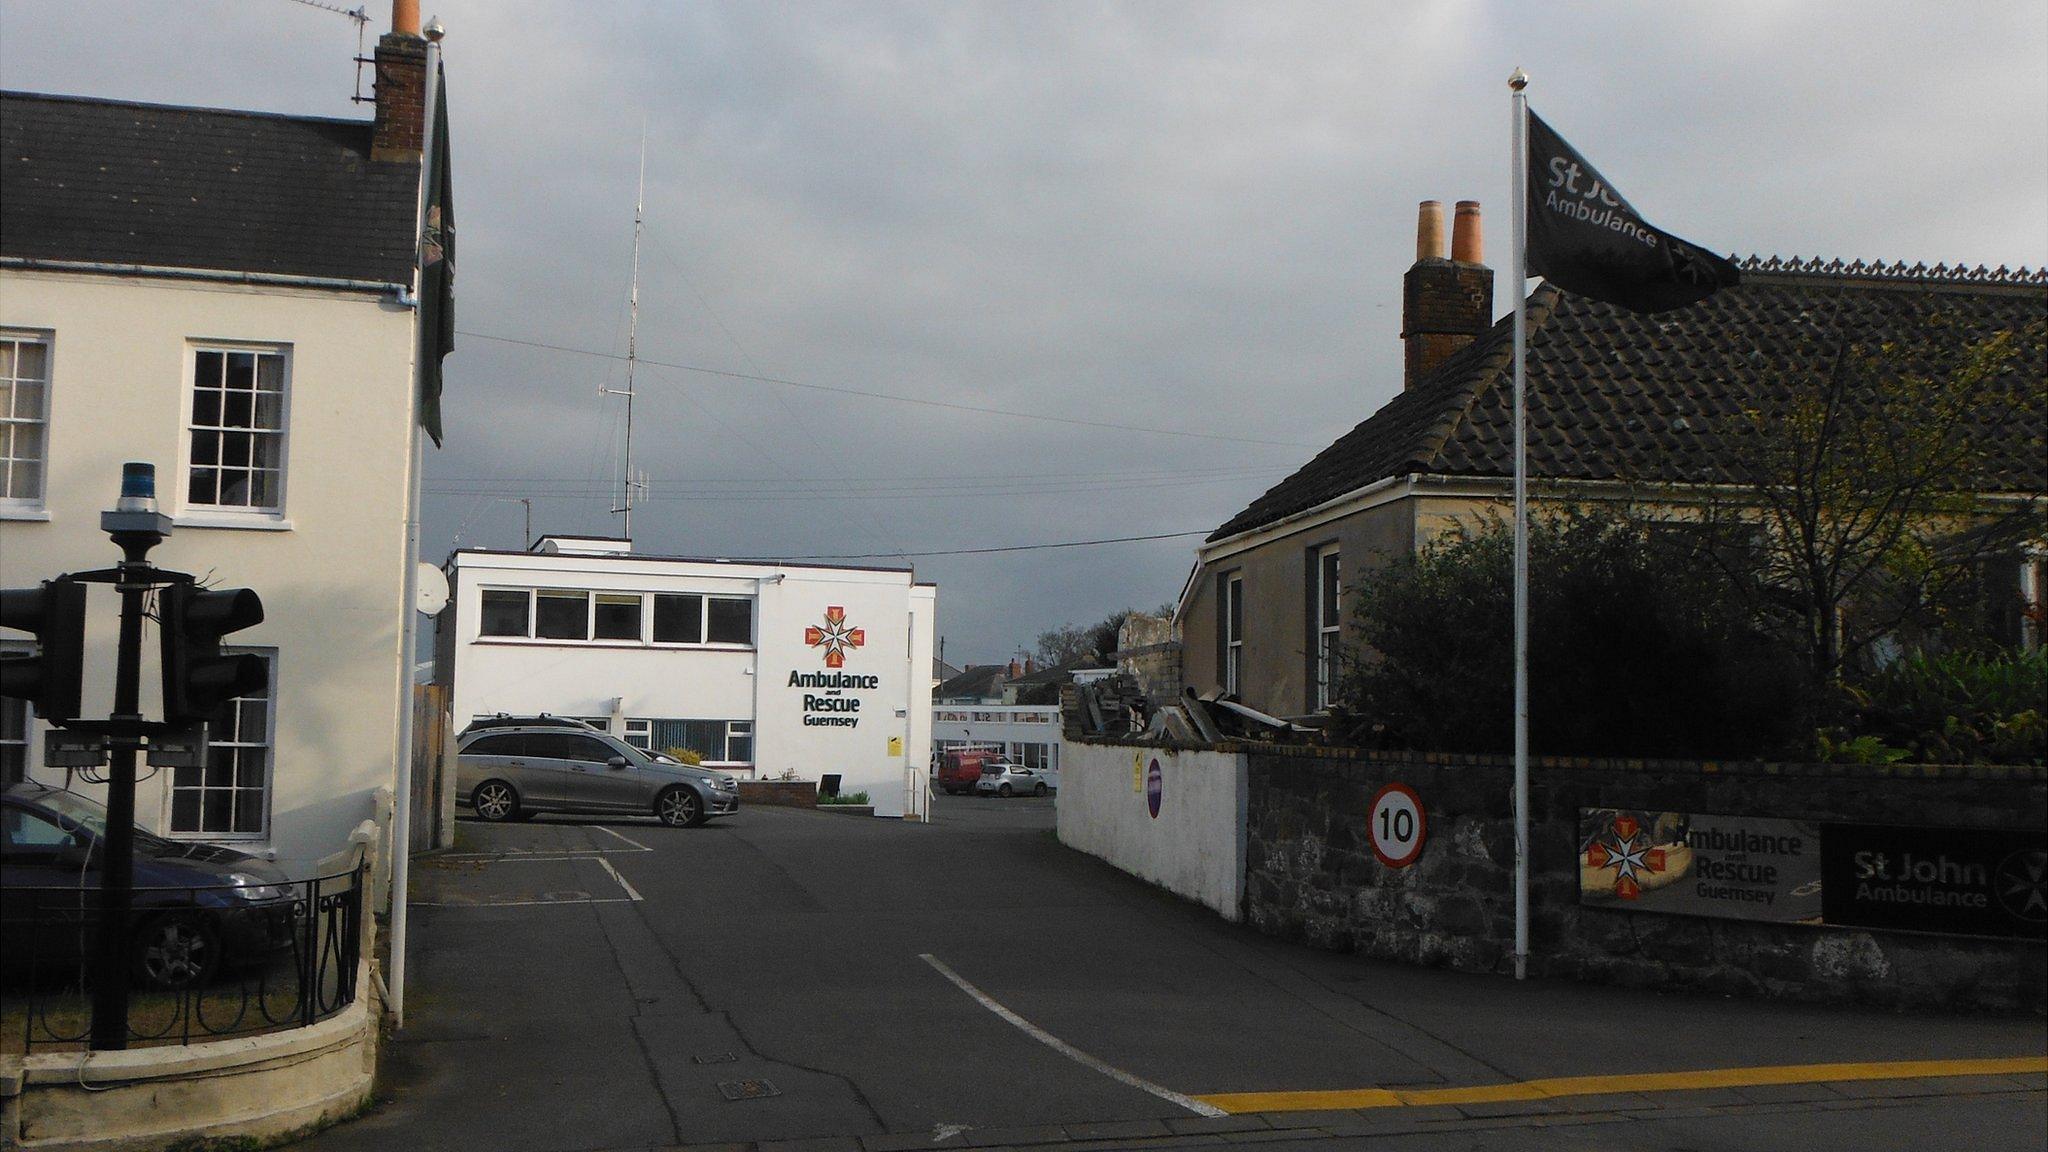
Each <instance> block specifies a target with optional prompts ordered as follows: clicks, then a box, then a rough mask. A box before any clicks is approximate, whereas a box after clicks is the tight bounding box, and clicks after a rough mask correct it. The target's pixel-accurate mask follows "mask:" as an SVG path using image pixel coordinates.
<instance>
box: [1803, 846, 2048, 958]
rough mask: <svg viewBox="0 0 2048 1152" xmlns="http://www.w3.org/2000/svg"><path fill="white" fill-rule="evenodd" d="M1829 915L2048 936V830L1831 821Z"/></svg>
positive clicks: (1834, 920) (1824, 881)
mask: <svg viewBox="0 0 2048 1152" xmlns="http://www.w3.org/2000/svg"><path fill="white" fill-rule="evenodd" d="M1821 919H1822V921H1823V922H1824V923H1827V924H1836V925H1842V926H1844V927H1854V928H1889V929H1893V930H1897V931H1905V932H1943V933H1951V934H1955V935H1963V936H2004V937H2017V938H2020V939H2028V940H2048V834H2044V833H2042V832H1994V831H1986V830H1980V829H1974V828H1904V827H1892V826H1885V825H1876V824H1827V825H1823V826H1822V829H1821Z"/></svg>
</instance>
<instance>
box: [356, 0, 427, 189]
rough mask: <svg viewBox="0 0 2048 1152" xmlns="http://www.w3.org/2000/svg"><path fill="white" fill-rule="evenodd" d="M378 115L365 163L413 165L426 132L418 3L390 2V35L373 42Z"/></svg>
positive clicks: (424, 59) (406, 0) (424, 72)
mask: <svg viewBox="0 0 2048 1152" xmlns="http://www.w3.org/2000/svg"><path fill="white" fill-rule="evenodd" d="M375 61H376V64H375V67H376V70H377V88H376V92H377V115H376V117H375V120H374V122H373V123H372V125H371V129H370V159H371V160H372V161H376V162H386V163H389V162H397V163H408V162H410V163H418V162H419V159H420V144H421V140H422V137H424V136H425V135H426V128H427V42H426V41H425V40H423V39H421V38H420V6H419V0H392V4H391V31H389V32H387V33H385V34H384V35H382V36H379V37H377V51H376V54H375Z"/></svg>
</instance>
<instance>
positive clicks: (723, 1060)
mask: <svg viewBox="0 0 2048 1152" xmlns="http://www.w3.org/2000/svg"><path fill="white" fill-rule="evenodd" d="M738 1061H739V1057H738V1056H735V1055H733V1054H732V1053H730V1052H711V1053H707V1054H705V1055H703V1056H692V1057H690V1063H692V1064H734V1063H737V1062H738Z"/></svg>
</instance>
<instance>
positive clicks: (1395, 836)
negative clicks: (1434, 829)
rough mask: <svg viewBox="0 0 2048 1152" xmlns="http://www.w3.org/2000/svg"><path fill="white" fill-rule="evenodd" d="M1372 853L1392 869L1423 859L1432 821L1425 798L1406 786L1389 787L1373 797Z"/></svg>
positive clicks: (1393, 785)
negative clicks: (1423, 801)
mask: <svg viewBox="0 0 2048 1152" xmlns="http://www.w3.org/2000/svg"><path fill="white" fill-rule="evenodd" d="M1367 827H1368V832H1369V835H1370V836H1371V839H1372V854H1373V855H1375V856H1377V857H1379V858H1380V863H1382V864H1385V865H1386V866H1387V867H1389V868H1406V867H1407V866H1409V865H1410V864H1413V863H1415V861H1416V860H1418V859H1420V858H1421V856H1422V842H1423V840H1424V839H1425V838H1426V837H1427V836H1428V835H1429V820H1428V818H1427V817H1426V816H1424V815H1423V812H1422V797H1420V796H1417V795H1416V794H1415V790H1414V789H1413V788H1410V787H1408V786H1407V785H1406V784H1389V785H1387V786H1386V787H1384V788H1382V789H1380V790H1379V792H1378V793H1376V794H1375V795H1374V796H1373V798H1372V813H1371V816H1370V818H1369V820H1368V821H1367Z"/></svg>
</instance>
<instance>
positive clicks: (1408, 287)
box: [1401, 200, 1493, 388]
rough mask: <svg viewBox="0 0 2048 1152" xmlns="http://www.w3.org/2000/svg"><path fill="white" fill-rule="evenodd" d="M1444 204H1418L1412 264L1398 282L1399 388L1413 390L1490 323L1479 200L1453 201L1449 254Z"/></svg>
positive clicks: (1490, 282) (1490, 290)
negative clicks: (1455, 209) (1445, 247)
mask: <svg viewBox="0 0 2048 1152" xmlns="http://www.w3.org/2000/svg"><path fill="white" fill-rule="evenodd" d="M1443 211H1444V210H1443V205H1442V203H1440V202H1438V201H1435V200H1425V201H1423V202H1422V212H1421V215H1420V217H1419V222H1418V223H1417V225H1416V230H1415V263H1414V265H1413V266H1412V267H1410V268H1409V269H1408V274H1407V276H1406V277H1404V278H1403V280H1402V284H1401V343H1402V346H1403V351H1404V355H1403V365H1402V387H1403V388H1413V387H1414V386H1415V385H1416V384H1418V383H1420V382H1422V381H1423V380H1424V379H1426V378H1428V376H1429V375H1430V373H1432V372H1434V371H1436V369H1437V366H1438V365H1440V364H1442V363H1443V362H1444V361H1445V360H1446V359H1449V358H1450V356H1451V355H1452V354H1453V353H1455V352H1457V351H1458V349H1460V348H1463V347H1465V346H1466V345H1468V344H1470V343H1472V341H1474V340H1476V339H1478V338H1479V337H1480V336H1482V335H1484V334H1485V332H1486V330H1487V329H1488V328H1490V327H1492V325H1493V271H1492V269H1490V268H1488V267H1486V265H1485V264H1483V263H1482V262H1481V261H1482V260H1483V259H1484V252H1483V249H1482V247H1481V243H1480V233H1479V202H1478V201H1476V200H1460V201H1458V213H1457V217H1456V224H1455V228H1454V230H1453V232H1452V234H1451V258H1450V259H1449V260H1446V259H1444V254H1443V243H1444V235H1443V219H1444V217H1443Z"/></svg>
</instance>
